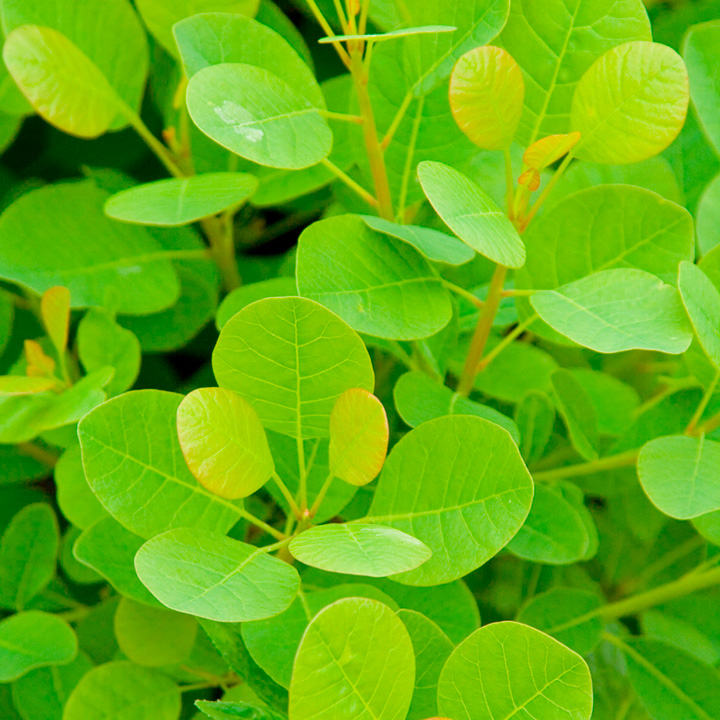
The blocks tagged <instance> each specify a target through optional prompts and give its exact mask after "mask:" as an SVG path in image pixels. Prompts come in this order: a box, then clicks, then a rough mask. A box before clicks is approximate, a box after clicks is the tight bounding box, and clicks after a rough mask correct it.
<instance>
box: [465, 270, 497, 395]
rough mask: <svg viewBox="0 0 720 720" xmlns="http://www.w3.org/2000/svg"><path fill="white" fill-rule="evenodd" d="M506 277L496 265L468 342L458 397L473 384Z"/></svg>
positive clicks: (470, 388) (468, 392) (466, 391)
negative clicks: (483, 304) (468, 346)
mask: <svg viewBox="0 0 720 720" xmlns="http://www.w3.org/2000/svg"><path fill="white" fill-rule="evenodd" d="M506 275H507V268H506V267H504V266H503V265H498V266H497V267H496V268H495V272H494V273H493V276H492V280H490V289H489V290H488V296H487V299H486V300H485V306H484V307H483V311H482V312H481V313H480V318H479V319H478V323H477V325H476V327H475V333H474V335H473V338H472V340H471V341H470V349H469V350H468V354H467V357H466V358H465V368H464V369H463V374H462V377H461V378H460V382H459V384H458V387H457V392H458V393H459V394H460V395H469V394H470V391H471V390H472V387H473V384H474V383H475V376H476V375H477V372H478V368H479V366H480V359H481V358H482V354H483V352H484V350H485V346H486V345H487V341H488V338H489V337H490V330H491V329H492V325H493V322H494V320H495V316H496V315H497V311H498V308H499V307H500V300H501V299H502V291H503V284H504V283H505V276H506Z"/></svg>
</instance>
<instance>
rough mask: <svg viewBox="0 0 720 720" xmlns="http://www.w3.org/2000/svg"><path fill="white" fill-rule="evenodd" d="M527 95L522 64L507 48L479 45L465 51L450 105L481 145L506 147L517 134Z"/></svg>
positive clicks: (453, 77) (454, 78)
mask: <svg viewBox="0 0 720 720" xmlns="http://www.w3.org/2000/svg"><path fill="white" fill-rule="evenodd" d="M524 97H525V83H524V81H523V76H522V72H521V71H520V66H519V65H518V64H517V63H516V62H515V60H514V58H513V57H512V56H511V55H510V53H508V52H507V51H506V50H503V49H502V48H498V47H492V46H485V47H478V48H475V49H474V50H470V52H467V53H465V55H463V56H462V57H461V58H460V59H459V60H458V61H457V63H456V65H455V67H454V68H453V72H452V75H451V76H450V108H451V109H452V113H453V116H454V118H455V122H456V123H457V124H458V126H459V127H460V129H461V130H462V131H463V132H464V133H465V135H467V136H468V138H469V139H470V140H471V141H472V142H474V143H475V144H476V145H477V146H478V147H481V148H485V149H486V150H505V149H508V148H509V147H510V144H511V143H512V141H513V138H514V137H515V132H516V130H517V127H518V123H519V122H520V114H521V113H522V109H523V99H524Z"/></svg>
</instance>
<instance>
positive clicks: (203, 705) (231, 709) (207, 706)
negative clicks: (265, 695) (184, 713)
mask: <svg viewBox="0 0 720 720" xmlns="http://www.w3.org/2000/svg"><path fill="white" fill-rule="evenodd" d="M195 705H196V706H197V707H198V708H199V709H200V710H202V711H203V713H204V714H205V715H207V716H208V717H209V718H212V720H225V718H247V720H286V718H287V716H286V715H281V714H280V713H276V712H274V711H273V710H270V708H268V707H266V706H263V707H262V708H261V707H259V706H257V705H250V704H248V703H245V702H222V701H220V700H216V701H215V702H209V701H207V700H196V701H195Z"/></svg>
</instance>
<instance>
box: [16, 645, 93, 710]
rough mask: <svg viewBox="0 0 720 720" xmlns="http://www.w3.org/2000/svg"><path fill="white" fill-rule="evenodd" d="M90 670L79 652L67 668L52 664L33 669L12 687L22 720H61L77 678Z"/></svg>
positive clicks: (89, 663)
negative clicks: (20, 710)
mask: <svg viewBox="0 0 720 720" xmlns="http://www.w3.org/2000/svg"><path fill="white" fill-rule="evenodd" d="M92 667H93V664H92V662H91V660H90V659H89V658H88V656H87V655H86V654H85V653H83V652H80V653H78V655H77V657H76V658H75V659H74V660H73V661H72V662H71V663H68V664H67V665H51V666H50V667H46V668H38V669H37V670H32V671H31V672H29V673H28V674H27V675H23V676H22V677H21V678H20V679H19V680H16V681H15V682H14V683H13V685H12V694H13V700H14V702H15V706H16V707H19V708H21V709H22V713H23V715H22V717H23V719H24V720H62V715H63V709H64V707H65V703H66V702H67V699H68V696H69V695H70V693H71V692H72V690H73V688H74V687H75V686H76V685H77V684H78V682H79V681H80V678H81V677H82V676H83V675H85V673H86V672H88V670H90V669H91V668H92Z"/></svg>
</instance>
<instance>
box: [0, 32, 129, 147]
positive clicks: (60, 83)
mask: <svg viewBox="0 0 720 720" xmlns="http://www.w3.org/2000/svg"><path fill="white" fill-rule="evenodd" d="M3 59H4V60H5V64H6V65H7V67H8V70H9V71H10V74H11V75H12V76H13V79H14V80H15V82H16V83H17V84H18V86H19V87H20V89H21V90H22V92H23V94H24V95H25V97H27V99H28V100H29V101H30V103H31V104H32V106H33V107H34V108H35V110H36V111H37V112H38V114H39V115H41V116H42V117H43V118H44V119H45V120H47V121H48V122H49V123H52V124H53V125H55V126H56V127H58V128H60V130H63V131H64V132H67V133H70V134H72V135H77V136H78V137H83V138H95V137H98V136H99V135H102V134H103V133H105V132H106V131H107V130H108V129H109V128H110V125H111V124H112V122H113V119H114V118H115V116H116V115H117V113H118V110H119V109H120V107H121V102H122V101H121V100H120V99H119V98H118V97H117V95H116V94H115V91H114V90H113V89H112V88H111V87H110V84H109V83H108V81H107V79H106V77H105V76H104V75H103V74H102V72H101V71H100V70H99V69H98V67H97V65H95V64H94V63H93V62H92V60H90V59H89V58H88V57H87V55H85V54H84V53H83V52H82V50H80V49H79V48H78V47H77V46H76V45H74V44H73V43H72V42H71V41H70V40H68V38H66V37H65V36H64V35H63V34H62V33H59V32H58V31H57V30H54V29H52V28H49V27H38V26H37V25H24V26H22V27H19V28H16V29H15V30H13V31H12V32H11V33H10V34H9V35H8V36H7V39H6V40H5V46H4V47H3Z"/></svg>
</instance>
